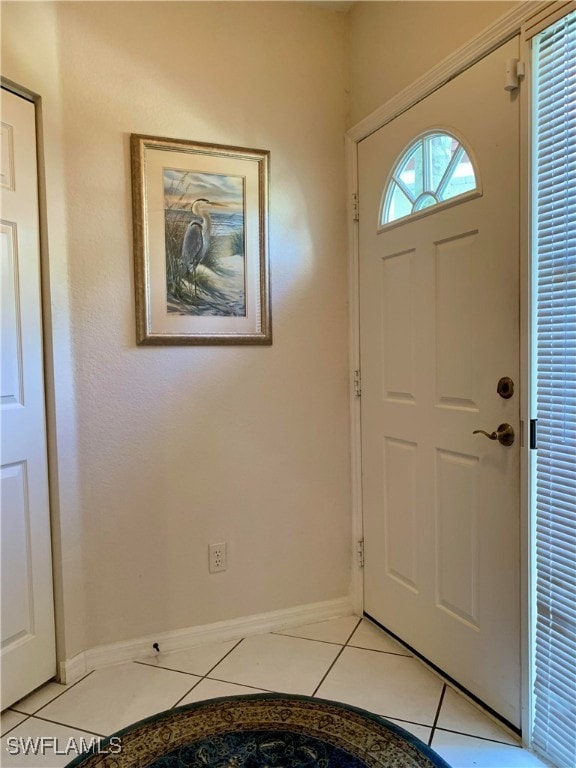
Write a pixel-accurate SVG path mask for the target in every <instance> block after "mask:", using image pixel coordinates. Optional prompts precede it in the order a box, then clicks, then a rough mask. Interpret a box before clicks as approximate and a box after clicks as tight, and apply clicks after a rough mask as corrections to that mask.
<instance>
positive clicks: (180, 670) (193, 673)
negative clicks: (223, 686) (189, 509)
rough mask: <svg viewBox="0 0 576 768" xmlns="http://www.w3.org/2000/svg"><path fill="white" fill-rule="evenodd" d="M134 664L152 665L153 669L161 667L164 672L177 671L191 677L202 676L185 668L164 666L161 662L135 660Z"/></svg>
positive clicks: (178, 673)
mask: <svg viewBox="0 0 576 768" xmlns="http://www.w3.org/2000/svg"><path fill="white" fill-rule="evenodd" d="M134 664H140V665H141V666H142V667H152V669H161V670H163V671H164V672H175V673H176V674H177V675H189V676H190V677H202V675H198V674H196V672H186V671H185V670H183V669H172V668H171V667H163V666H162V665H161V664H151V663H149V662H147V661H134Z"/></svg>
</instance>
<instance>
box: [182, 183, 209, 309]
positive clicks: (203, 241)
mask: <svg viewBox="0 0 576 768" xmlns="http://www.w3.org/2000/svg"><path fill="white" fill-rule="evenodd" d="M211 205H215V204H214V203H212V202H211V201H210V200H207V199H206V198H205V197H199V198H198V199H197V200H194V202H193V203H192V215H193V216H194V218H193V219H192V221H191V222H190V223H189V224H188V226H187V227H186V232H185V233H184V238H183V240H182V257H181V258H182V263H183V265H184V267H185V268H186V274H187V277H188V279H190V277H192V279H193V281H194V293H195V294H196V295H198V290H197V285H196V270H197V269H198V265H199V264H200V263H201V262H202V260H203V259H204V257H205V256H206V253H207V251H208V249H209V247H210V235H211V231H212V222H211V220H210V215H209V213H208V211H207V208H208V207H209V206H211Z"/></svg>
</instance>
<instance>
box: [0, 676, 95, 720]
mask: <svg viewBox="0 0 576 768" xmlns="http://www.w3.org/2000/svg"><path fill="white" fill-rule="evenodd" d="M94 671H95V670H93V669H92V670H90V672H87V673H86V674H85V675H83V677H81V678H80V680H76V682H75V683H72V685H70V686H67V687H66V690H65V691H62V692H61V693H59V694H57V695H56V696H54V698H53V699H50V701H47V702H46V704H42V706H41V707H38V709H35V710H34V712H22V711H21V710H19V709H16V707H15V705H14V704H13V705H12V706H11V707H10V709H12V710H14V712H18V714H20V715H28V717H35V716H36V714H37V713H38V712H41V711H42V710H43V709H44V708H45V707H47V706H48V705H49V704H52V702H54V701H56V699H59V698H60V697H61V696H64V694H65V693H68V691H71V690H72V688H75V687H76V686H77V685H78V683H81V682H82V681H83V680H86V678H87V677H90V675H92V674H94ZM57 685H61V683H57ZM33 695H34V691H33V692H32V693H30V694H29V696H33ZM26 698H28V696H27V697H26ZM16 704H18V702H16Z"/></svg>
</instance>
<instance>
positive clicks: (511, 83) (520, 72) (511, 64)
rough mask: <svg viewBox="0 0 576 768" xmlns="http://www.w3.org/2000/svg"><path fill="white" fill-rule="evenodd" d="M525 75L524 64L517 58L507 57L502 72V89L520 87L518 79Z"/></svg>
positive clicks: (510, 89) (507, 89) (509, 89)
mask: <svg viewBox="0 0 576 768" xmlns="http://www.w3.org/2000/svg"><path fill="white" fill-rule="evenodd" d="M525 75H526V66H525V65H524V62H523V61H520V60H519V59H508V60H507V61H506V70H505V74H504V90H505V91H515V90H516V89H517V88H519V87H520V80H522V79H523V78H524V76H525Z"/></svg>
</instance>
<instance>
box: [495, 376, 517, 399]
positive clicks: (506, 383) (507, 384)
mask: <svg viewBox="0 0 576 768" xmlns="http://www.w3.org/2000/svg"><path fill="white" fill-rule="evenodd" d="M496 392H498V394H499V395H500V397H503V398H504V400H509V399H510V398H511V397H512V395H513V394H514V382H513V381H512V379H511V378H510V376H502V378H501V379H500V381H499V382H498V386H497V387H496Z"/></svg>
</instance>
